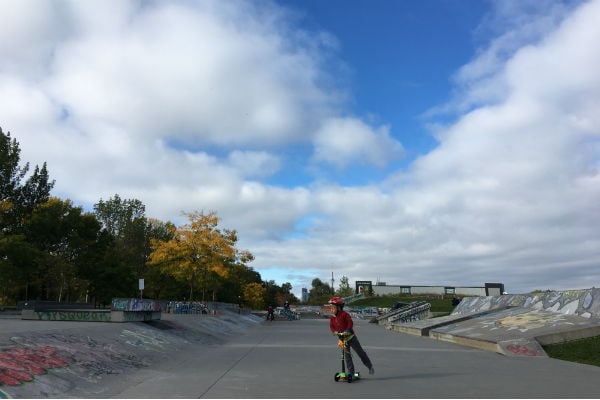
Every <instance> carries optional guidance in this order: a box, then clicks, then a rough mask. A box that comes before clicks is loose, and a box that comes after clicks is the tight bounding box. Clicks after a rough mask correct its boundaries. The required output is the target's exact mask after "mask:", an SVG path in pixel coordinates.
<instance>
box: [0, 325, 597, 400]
mask: <svg viewBox="0 0 600 400" xmlns="http://www.w3.org/2000/svg"><path fill="white" fill-rule="evenodd" d="M355 327H356V332H357V335H358V338H359V340H360V342H361V343H362V345H363V347H364V349H365V350H366V351H367V353H368V354H369V356H370V358H371V359H372V361H373V363H374V366H375V371H376V373H375V375H373V376H370V375H366V369H365V368H364V366H362V364H361V363H360V360H358V357H356V359H355V365H356V366H357V370H358V371H361V372H362V374H363V379H361V380H360V381H358V382H354V383H351V384H348V383H342V382H335V381H334V379H333V376H334V374H335V372H337V371H339V370H340V358H339V357H340V352H339V348H338V347H337V346H336V342H337V339H336V338H334V337H333V336H332V335H330V334H329V327H328V320H327V319H324V318H323V319H303V320H299V321H275V322H266V321H264V320H262V319H258V318H256V317H254V316H251V315H238V314H224V315H221V316H201V315H173V314H165V315H164V317H163V320H161V321H154V322H151V323H141V322H134V323H124V324H110V323H94V322H58V321H21V320H19V319H15V318H2V319H0V349H1V351H0V361H4V364H1V363H0V375H2V374H4V375H6V374H7V371H8V369H7V368H8V367H7V366H12V368H19V367H21V368H22V369H23V370H25V369H27V366H28V365H29V363H30V361H31V360H36V361H37V362H39V363H40V365H42V364H44V365H47V368H45V371H43V373H39V372H40V371H38V370H33V369H32V370H29V374H30V375H31V377H32V380H31V381H23V382H22V383H20V384H18V385H6V384H4V385H2V386H1V387H0V390H2V391H3V392H2V394H1V396H4V397H7V396H12V397H14V398H57V397H60V398H192V397H194V398H334V397H335V398H407V397H408V398H456V397H458V398H532V397H536V398H537V397H543V398H564V397H570V398H598V397H599V396H600V379H599V378H600V368H598V367H594V366H589V365H581V364H575V363H570V362H564V361H560V360H554V359H550V358H547V357H505V356H503V355H501V354H498V353H494V352H489V351H481V350H477V349H474V348H471V347H465V346H461V345H457V344H455V343H448V342H444V341H438V340H432V339H430V338H427V337H419V336H414V335H407V334H402V333H398V332H393V331H390V330H388V329H385V328H384V327H383V326H380V325H377V324H370V323H368V322H367V321H363V320H356V321H355ZM5 356H6V357H5ZM21 372H23V371H21ZM24 375H25V373H23V375H22V377H24Z"/></svg>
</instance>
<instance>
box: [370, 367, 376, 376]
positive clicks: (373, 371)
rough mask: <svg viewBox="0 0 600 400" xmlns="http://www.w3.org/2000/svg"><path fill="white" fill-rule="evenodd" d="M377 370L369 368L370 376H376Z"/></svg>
mask: <svg viewBox="0 0 600 400" xmlns="http://www.w3.org/2000/svg"><path fill="white" fill-rule="evenodd" d="M374 374H375V369H374V368H373V367H371V368H369V375H374Z"/></svg>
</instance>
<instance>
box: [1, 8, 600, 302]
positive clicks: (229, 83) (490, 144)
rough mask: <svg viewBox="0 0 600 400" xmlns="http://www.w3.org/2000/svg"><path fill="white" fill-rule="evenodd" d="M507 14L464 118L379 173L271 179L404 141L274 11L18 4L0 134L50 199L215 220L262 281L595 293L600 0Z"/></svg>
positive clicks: (367, 158) (478, 68) (501, 11)
mask: <svg viewBox="0 0 600 400" xmlns="http://www.w3.org/2000/svg"><path fill="white" fill-rule="evenodd" d="M509 3H510V4H512V5H515V4H517V3H518V2H509ZM519 3H520V2H519ZM140 4H141V5H140ZM499 4H500V6H499V7H501V8H498V9H496V10H495V12H496V14H495V15H499V16H500V17H497V18H495V17H493V16H491V17H490V19H489V20H488V21H494V23H495V28H494V29H499V28H497V27H498V26H501V24H499V22H502V21H508V22H510V23H509V24H507V25H506V27H508V28H509V29H506V31H503V30H498V32H497V34H496V36H495V37H496V40H491V41H490V42H489V44H488V45H487V47H484V48H482V49H480V52H479V53H478V56H477V57H475V58H474V59H473V60H472V61H471V62H470V63H469V64H467V65H465V66H464V67H463V68H461V69H460V70H459V71H458V73H457V78H456V81H455V82H456V87H457V92H456V97H455V98H454V100H453V101H452V102H450V103H449V104H446V105H444V107H442V109H443V110H446V111H448V110H450V111H454V112H457V110H458V112H459V114H458V115H456V122H455V123H453V124H451V125H445V126H444V127H440V128H439V132H438V137H439V146H438V147H437V148H435V149H434V150H433V151H431V152H430V153H429V154H425V155H423V156H422V157H420V158H419V159H417V160H416V161H415V162H414V163H413V164H412V165H410V167H409V168H407V169H405V170H398V171H394V172H392V174H390V176H388V177H387V178H386V179H385V180H383V181H382V182H381V183H380V184H378V183H377V182H374V183H373V184H371V185H369V186H352V187H347V186H344V185H343V184H341V183H340V184H335V183H329V184H316V183H313V184H310V183H308V184H306V183H299V184H298V183H297V181H294V183H291V184H289V185H287V186H285V185H276V184H272V183H271V184H267V183H266V182H265V181H264V179H267V178H272V177H273V176H274V175H275V174H277V175H278V176H285V175H291V176H293V177H295V176H297V175H299V173H300V172H301V171H300V170H301V169H303V168H309V167H314V168H315V169H313V170H315V171H318V168H319V167H323V166H325V167H327V166H329V165H333V166H335V167H337V168H340V169H342V168H345V167H349V166H356V165H360V166H362V165H375V166H378V167H385V166H389V165H390V163H391V162H393V161H395V160H397V159H398V158H399V157H401V156H402V155H403V152H404V150H403V147H402V145H401V144H400V143H399V142H398V141H397V140H396V139H395V138H394V136H393V133H392V131H391V128H390V127H389V126H387V125H381V126H373V125H370V124H369V123H367V122H365V121H363V120H361V119H358V118H354V117H347V116H345V115H347V113H346V112H345V110H344V103H343V101H344V98H343V96H342V93H343V92H344V89H343V87H342V88H335V87H333V88H332V86H331V85H332V79H331V77H330V76H329V75H328V73H327V72H325V67H324V65H323V64H324V62H325V60H327V62H331V61H332V60H331V58H335V51H337V47H336V46H337V43H336V40H335V38H332V36H331V35H328V34H326V33H322V32H318V33H316V34H312V33H311V32H306V31H299V30H298V29H297V27H295V26H294V25H292V22H291V21H290V20H289V19H288V18H287V14H286V12H285V10H283V9H281V8H279V7H277V6H276V5H275V4H274V3H263V2H261V3H252V2H243V3H242V2H233V3H231V2H221V1H202V2H191V3H190V2H158V3H154V2H149V3H138V2H125V1H119V2H116V1H115V2H105V1H101V2H85V4H80V2H77V1H73V2H68V1H65V2H38V1H22V0H19V1H5V2H4V3H3V13H0V25H2V26H3V29H4V30H3V32H5V34H2V35H0V57H1V58H2V59H3V60H4V61H3V63H2V64H0V93H2V96H0V124H1V125H0V126H2V128H3V130H4V131H7V130H8V131H11V133H12V134H13V137H15V138H17V140H18V141H19V143H20V145H21V148H22V154H21V155H22V160H24V161H30V162H31V163H32V164H41V163H42V162H44V161H47V162H48V167H49V170H50V174H51V177H52V178H53V179H56V188H55V193H56V194H57V195H60V196H62V197H68V198H71V199H72V200H74V202H75V203H79V202H81V203H84V204H85V205H87V206H90V205H91V204H93V203H94V202H97V201H98V200H99V199H100V198H104V199H107V198H109V197H110V196H112V195H114V194H119V195H120V196H121V197H122V198H137V199H140V200H141V201H142V202H143V203H144V204H145V205H146V210H147V215H148V216H149V217H156V218H160V219H162V220H175V221H176V222H177V220H181V219H180V212H181V211H187V212H189V211H193V210H216V211H217V212H218V214H219V216H220V217H222V219H223V224H224V226H225V227H228V228H233V229H237V230H238V231H239V232H240V245H241V246H242V247H243V248H248V249H249V250H251V251H252V252H253V253H254V254H255V255H256V256H257V257H256V261H255V262H254V265H255V267H257V269H259V271H261V270H267V269H269V268H276V269H277V270H278V271H281V270H282V269H284V268H287V269H289V271H290V273H289V276H290V277H295V276H302V271H311V273H314V271H317V272H319V271H320V272H321V273H322V276H320V278H321V279H327V278H328V277H329V276H330V274H331V271H332V270H333V271H334V273H335V275H336V277H339V276H340V275H346V276H349V277H350V280H351V282H352V281H354V280H362V279H366V280H375V278H377V277H379V278H381V279H382V280H384V281H387V282H388V283H407V284H431V285H439V284H456V285H481V284H482V283H484V282H489V281H502V282H504V283H506V284H507V287H508V288H509V290H510V291H511V292H514V291H519V290H532V289H536V288H541V289H545V288H549V287H552V288H574V287H587V286H590V285H594V284H595V285H596V286H597V285H598V280H599V279H600V276H599V275H598V268H597V266H598V264H599V263H600V256H599V255H598V250H597V249H598V248H600V237H599V235H598V230H597V227H598V226H599V225H600V213H599V211H598V207H597V205H598V201H599V200H600V173H599V167H600V163H599V160H600V143H599V136H600V130H599V129H598V127H599V126H600V116H599V115H600V113H598V111H597V110H598V109H600V75H598V73H597V71H600V47H599V46H597V45H596V42H597V38H598V37H600V24H598V23H597V21H598V20H600V2H599V1H590V2H588V3H585V4H583V5H581V6H580V7H579V8H578V9H577V10H576V11H575V12H574V13H573V14H569V12H571V10H570V9H566V8H561V7H558V6H556V7H549V8H547V9H546V10H545V11H543V9H542V8H541V7H540V8H539V9H537V8H536V10H535V12H531V11H528V12H526V13H523V12H520V11H522V9H519V10H514V9H509V8H502V7H503V6H502V4H507V3H506V2H500V3H499ZM528 4H530V5H531V3H528ZM4 11H6V12H4ZM517 11H519V12H517ZM542 11H543V12H542ZM567 11H568V12H567ZM102 15H103V16H104V17H98V16H102ZM511 21H512V22H511ZM6 32H9V34H6ZM333 61H335V60H333ZM338 83H339V82H338ZM431 115H434V114H433V113H432V114H431ZM428 122H430V123H432V124H434V123H436V122H437V121H436V120H435V119H432V120H431V121H428ZM311 150H312V151H313V153H312V157H311V154H310V152H311ZM294 157H295V158H294ZM292 158H293V159H292ZM315 165H316V167H315ZM282 179H283V178H282ZM315 181H317V182H318V181H319V176H318V175H317V177H316V178H315ZM312 216H318V217H312ZM290 279H292V278H290ZM294 279H296V278H294ZM293 283H294V286H295V288H294V290H295V291H297V290H299V288H300V287H299V286H296V285H300V284H305V285H310V280H309V281H307V282H297V281H293Z"/></svg>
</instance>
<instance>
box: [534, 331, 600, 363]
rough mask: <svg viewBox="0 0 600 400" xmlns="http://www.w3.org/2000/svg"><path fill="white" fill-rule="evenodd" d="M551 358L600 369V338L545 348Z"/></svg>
mask: <svg viewBox="0 0 600 400" xmlns="http://www.w3.org/2000/svg"><path fill="white" fill-rule="evenodd" d="M544 350H545V351H546V354H548V356H549V357H552V358H557V359H559V360H564V361H572V362H576V363H580V364H589V365H595V366H596V367H600V336H595V337H591V338H587V339H580V340H574V341H572V342H566V343H560V344H551V345H548V346H544Z"/></svg>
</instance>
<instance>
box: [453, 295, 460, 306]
mask: <svg viewBox="0 0 600 400" xmlns="http://www.w3.org/2000/svg"><path fill="white" fill-rule="evenodd" d="M459 304H460V299H459V298H458V297H456V296H452V305H453V306H454V307H456V306H457V305H459Z"/></svg>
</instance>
